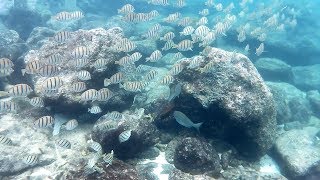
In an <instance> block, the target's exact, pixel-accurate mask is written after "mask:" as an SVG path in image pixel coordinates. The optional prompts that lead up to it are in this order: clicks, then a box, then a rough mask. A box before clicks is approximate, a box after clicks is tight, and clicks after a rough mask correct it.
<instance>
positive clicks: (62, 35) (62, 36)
mask: <svg viewBox="0 0 320 180" xmlns="http://www.w3.org/2000/svg"><path fill="white" fill-rule="evenodd" d="M70 37H71V32H69V31H60V32H57V33H56V34H55V35H54V36H53V39H54V40H55V41H57V42H60V43H61V42H65V41H67V40H68V39H70Z"/></svg>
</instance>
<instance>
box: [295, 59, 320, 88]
mask: <svg viewBox="0 0 320 180" xmlns="http://www.w3.org/2000/svg"><path fill="white" fill-rule="evenodd" d="M319 69H320V64H316V65H312V66H297V67H293V68H292V71H293V82H294V85H295V86H297V87H298V88H300V89H303V90H320V76H319Z"/></svg>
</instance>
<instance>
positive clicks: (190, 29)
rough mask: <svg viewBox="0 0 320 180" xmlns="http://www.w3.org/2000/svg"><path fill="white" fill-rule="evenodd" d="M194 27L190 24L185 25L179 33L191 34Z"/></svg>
mask: <svg viewBox="0 0 320 180" xmlns="http://www.w3.org/2000/svg"><path fill="white" fill-rule="evenodd" d="M194 30H195V29H194V28H193V27H192V26H187V27H185V28H183V30H182V32H180V35H185V36H188V35H191V34H192V33H193V32H194Z"/></svg>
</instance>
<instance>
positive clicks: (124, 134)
mask: <svg viewBox="0 0 320 180" xmlns="http://www.w3.org/2000/svg"><path fill="white" fill-rule="evenodd" d="M130 137H131V130H126V131H123V132H122V133H121V134H120V135H119V142H120V143H123V142H126V141H128V140H129V139H130Z"/></svg>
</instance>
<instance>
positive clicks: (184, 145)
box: [174, 137, 221, 174]
mask: <svg viewBox="0 0 320 180" xmlns="http://www.w3.org/2000/svg"><path fill="white" fill-rule="evenodd" d="M174 165H175V167H176V168H178V169H180V170H182V171H184V172H188V173H190V174H203V173H210V174H217V173H219V172H220V170H221V165H220V158H219V155H218V153H217V152H216V150H215V149H214V147H213V146H212V145H211V144H209V143H208V142H206V141H205V140H201V139H197V138H191V137H187V138H184V139H182V140H181V141H180V142H179V143H178V144H177V146H176V148H175V152H174Z"/></svg>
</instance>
